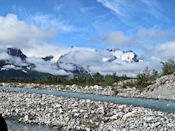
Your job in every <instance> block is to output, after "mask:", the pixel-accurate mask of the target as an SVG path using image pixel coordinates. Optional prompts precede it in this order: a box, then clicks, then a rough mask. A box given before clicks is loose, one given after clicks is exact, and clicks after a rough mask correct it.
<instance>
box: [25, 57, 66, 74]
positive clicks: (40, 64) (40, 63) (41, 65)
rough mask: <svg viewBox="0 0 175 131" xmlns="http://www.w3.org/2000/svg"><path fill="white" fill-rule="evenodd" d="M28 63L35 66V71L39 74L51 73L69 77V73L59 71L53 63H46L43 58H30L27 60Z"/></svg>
mask: <svg viewBox="0 0 175 131" xmlns="http://www.w3.org/2000/svg"><path fill="white" fill-rule="evenodd" d="M27 62H29V63H33V64H35V65H36V67H35V68H34V70H36V71H39V72H44V73H50V74H53V75H69V73H67V72H65V71H64V70H59V69H58V67H57V66H56V65H55V64H53V63H52V62H50V61H48V62H46V61H44V60H43V59H41V58H37V57H29V58H27Z"/></svg>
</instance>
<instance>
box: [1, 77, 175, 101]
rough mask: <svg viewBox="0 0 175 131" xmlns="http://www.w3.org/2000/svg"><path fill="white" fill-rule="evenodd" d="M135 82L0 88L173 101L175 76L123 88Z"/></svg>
mask: <svg viewBox="0 0 175 131" xmlns="http://www.w3.org/2000/svg"><path fill="white" fill-rule="evenodd" d="M131 81H133V82H134V81H135V80H134V79H130V80H125V81H119V82H118V83H115V84H114V86H113V87H112V86H105V87H102V86H98V85H94V86H85V87H82V86H79V85H75V84H74V85H66V86H63V85H44V84H34V83H30V84H26V83H0V86H5V87H18V88H30V89H40V90H56V91H68V92H80V93H89V94H99V95H109V96H114V95H117V96H125V97H140V98H152V99H166V100H175V96H174V94H175V88H174V87H175V75H174V74H172V75H166V76H162V77H160V78H157V79H156V80H154V81H152V84H151V85H149V86H148V87H145V88H143V89H142V90H138V89H136V87H135V86H134V85H133V86H131V87H129V86H126V88H123V87H122V85H123V83H127V82H131Z"/></svg>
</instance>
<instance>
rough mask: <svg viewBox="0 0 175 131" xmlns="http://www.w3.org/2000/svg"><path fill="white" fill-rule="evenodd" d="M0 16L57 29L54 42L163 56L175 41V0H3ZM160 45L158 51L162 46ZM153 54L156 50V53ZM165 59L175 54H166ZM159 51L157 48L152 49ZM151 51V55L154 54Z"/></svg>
mask: <svg viewBox="0 0 175 131" xmlns="http://www.w3.org/2000/svg"><path fill="white" fill-rule="evenodd" d="M0 3H1V4H0V16H1V17H2V18H5V17H7V15H8V14H13V15H15V16H16V17H17V20H18V21H22V22H24V23H25V24H27V25H29V26H30V25H34V26H36V27H37V28H39V29H41V30H47V29H49V28H53V29H54V30H55V31H56V32H57V33H54V36H53V37H52V38H50V39H49V40H48V39H47V41H49V43H51V44H52V45H56V46H66V47H70V46H78V47H90V48H97V49H106V48H120V49H123V50H128V49H132V50H134V51H135V52H137V53H138V54H143V53H145V52H149V50H154V51H155V50H156V51H157V52H156V51H155V52H156V53H157V54H158V53H159V52H160V51H162V50H163V51H164V50H165V49H164V47H166V45H167V43H168V47H169V48H170V49H172V47H175V46H174V45H175V44H174V32H175V26H174V25H175V24H174V21H175V10H174V7H175V1H174V0H168V1H166V0H0ZM160 45H161V48H160V49H159V46H160ZM155 52H154V53H155ZM167 52H169V51H168V50H167V49H166V51H165V55H164V56H165V57H168V58H169V56H171V57H170V58H174V56H175V55H173V56H172V55H170V54H167ZM151 53H152V54H154V53H153V52H151ZM151 53H150V52H149V54H151Z"/></svg>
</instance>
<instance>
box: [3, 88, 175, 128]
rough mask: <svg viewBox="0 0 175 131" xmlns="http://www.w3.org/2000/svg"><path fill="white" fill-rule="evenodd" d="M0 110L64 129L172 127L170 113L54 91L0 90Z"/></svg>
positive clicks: (174, 119)
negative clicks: (83, 98) (76, 96)
mask: <svg viewBox="0 0 175 131" xmlns="http://www.w3.org/2000/svg"><path fill="white" fill-rule="evenodd" d="M0 113H2V114H3V116H5V117H17V118H18V121H19V122H26V123H37V124H44V125H48V126H54V127H56V128H63V129H65V130H66V129H73V130H83V129H84V130H99V131H101V130H104V131H106V130H111V131H113V130H122V129H126V130H166V129H167V130H175V114H173V113H171V114H168V113H165V112H160V111H152V110H151V109H146V108H143V107H133V106H129V107H128V106H126V105H117V104H112V103H106V102H94V101H90V100H79V99H73V98H63V97H57V96H53V95H40V94H29V93H19V92H8V91H0Z"/></svg>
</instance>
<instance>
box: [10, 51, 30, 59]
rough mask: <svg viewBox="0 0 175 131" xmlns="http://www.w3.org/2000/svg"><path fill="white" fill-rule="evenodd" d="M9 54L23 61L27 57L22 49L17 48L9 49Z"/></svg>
mask: <svg viewBox="0 0 175 131" xmlns="http://www.w3.org/2000/svg"><path fill="white" fill-rule="evenodd" d="M7 54H9V55H10V56H14V57H19V58H21V59H22V60H26V58H27V56H26V55H24V54H23V53H22V51H21V50H20V49H17V48H7Z"/></svg>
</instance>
